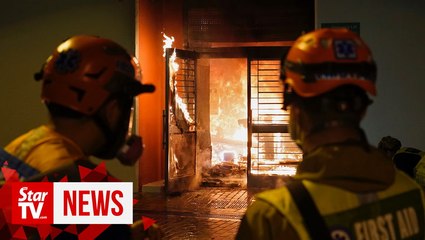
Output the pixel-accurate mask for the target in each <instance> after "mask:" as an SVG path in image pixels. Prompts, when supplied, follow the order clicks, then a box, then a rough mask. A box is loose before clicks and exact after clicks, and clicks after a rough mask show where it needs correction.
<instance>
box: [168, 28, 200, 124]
mask: <svg viewBox="0 0 425 240" xmlns="http://www.w3.org/2000/svg"><path fill="white" fill-rule="evenodd" d="M162 36H163V37H164V39H163V41H162V42H163V43H164V45H163V47H162V48H163V49H164V53H163V55H162V56H163V57H165V55H166V51H167V48H172V47H173V42H174V37H173V36H171V37H169V36H167V35H166V34H165V33H163V34H162ZM176 59H177V54H176V49H175V48H174V51H173V54H172V55H171V56H170V58H169V67H170V89H171V91H172V93H173V95H174V99H175V103H176V104H177V108H178V109H180V110H181V111H182V113H183V116H184V118H185V120H186V122H187V123H188V124H189V125H194V124H195V121H194V120H193V119H192V117H191V116H190V114H189V111H188V110H187V104H185V103H184V101H183V99H182V98H181V97H180V96H179V95H178V92H177V82H176V80H175V79H176V76H177V72H178V71H179V64H178V63H177V62H176ZM171 109H173V108H171ZM190 129H191V128H190Z"/></svg>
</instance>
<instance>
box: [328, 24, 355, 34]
mask: <svg viewBox="0 0 425 240" xmlns="http://www.w3.org/2000/svg"><path fill="white" fill-rule="evenodd" d="M320 27H321V28H348V29H350V30H351V31H353V32H355V33H357V34H359V35H360V23H358V22H345V23H322V24H321V26H320Z"/></svg>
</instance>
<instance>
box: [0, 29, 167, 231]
mask: <svg viewBox="0 0 425 240" xmlns="http://www.w3.org/2000/svg"><path fill="white" fill-rule="evenodd" d="M140 78H141V73H140V69H139V66H138V63H137V59H136V58H135V57H133V56H131V55H130V54H129V53H128V52H127V51H126V50H125V49H124V48H123V47H122V46H120V45H119V44H117V43H115V42H114V41H112V40H109V39H105V38H101V37H97V36H89V35H76V36H73V37H71V38H69V39H67V40H65V41H64V42H62V43H61V44H60V45H59V46H58V47H57V48H56V49H55V50H54V52H53V53H52V54H51V55H50V56H49V57H48V59H47V61H46V62H45V64H44V65H43V67H42V69H41V71H40V72H39V73H36V74H35V79H36V80H37V81H41V83H42V92H41V98H42V101H43V103H44V104H45V105H46V107H47V109H48V112H49V115H50V121H49V123H47V124H44V125H42V126H39V127H37V128H35V129H33V130H30V131H29V132H27V133H25V134H23V135H21V136H20V137H18V138H16V139H15V140H13V141H12V142H11V143H10V144H8V145H7V146H6V148H5V150H6V151H7V152H9V153H10V154H12V155H14V156H16V157H17V158H19V159H20V160H21V161H23V162H24V163H25V164H27V165H29V166H30V167H32V168H34V169H37V170H38V171H39V172H40V175H37V176H33V177H32V178H27V179H26V180H28V181H38V180H41V179H43V178H44V177H47V178H48V180H49V181H59V180H61V179H62V178H63V177H64V176H66V177H67V179H68V181H79V180H81V177H80V175H79V172H78V166H85V167H88V168H91V169H93V168H95V167H96V165H95V164H94V163H92V162H91V161H90V160H89V158H90V157H91V156H95V157H98V158H100V159H113V158H118V159H119V161H120V162H121V163H122V164H124V165H133V164H134V163H135V162H136V161H137V160H138V158H139V157H140V156H141V154H142V150H143V145H142V142H141V141H140V138H139V137H137V136H132V137H131V138H129V139H131V141H130V142H131V144H130V145H128V146H127V147H125V149H127V150H128V149H129V150H130V151H126V152H124V151H120V150H121V149H122V148H123V146H124V145H125V141H126V139H127V138H128V137H129V123H130V119H131V116H132V107H133V102H134V98H135V97H136V96H137V95H139V94H141V93H149V92H153V91H154V86H153V85H149V84H143V83H142V82H141V79H140ZM105 179H106V180H105V181H109V180H108V179H110V178H109V177H107V178H105ZM64 227H66V225H65V226H64ZM155 227H156V226H155ZM132 229H133V231H130V228H129V226H128V225H111V227H110V228H108V229H107V230H105V231H104V232H103V233H102V234H101V235H100V236H99V238H100V239H129V238H131V234H133V237H135V238H136V239H141V238H142V237H144V236H146V235H149V234H150V237H151V239H155V236H159V235H158V233H159V232H158V231H156V232H155V231H152V229H149V230H148V231H150V233H149V232H144V227H143V224H142V222H140V221H138V222H136V223H135V224H133V228H132ZM61 234H62V235H63V236H62V235H58V237H59V238H61V239H68V238H69V237H70V238H72V239H73V238H76V237H77V236H75V235H72V234H70V233H67V232H66V231H63V232H62V233H61ZM71 235H72V236H71Z"/></svg>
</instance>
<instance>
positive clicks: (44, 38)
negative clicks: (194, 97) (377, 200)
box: [0, 0, 425, 182]
mask: <svg viewBox="0 0 425 240" xmlns="http://www.w3.org/2000/svg"><path fill="white" fill-rule="evenodd" d="M179 1H180V0H179ZM179 1H177V2H179ZM155 2H158V1H147V0H146V1H144V0H143V1H140V3H139V5H141V6H143V4H148V3H150V4H154V3H155ZM147 6H148V5H147ZM151 7H154V8H155V7H159V8H160V10H159V12H160V13H161V14H162V13H164V12H165V13H168V12H170V11H171V7H164V6H151ZM423 9H425V2H424V1H422V0H411V1H401V0H387V1H383V0H376V1H367V0H358V1H349V0H326V1H322V0H316V23H317V26H320V24H321V23H330V22H360V34H361V36H362V37H363V38H364V39H365V41H366V42H367V43H368V44H369V46H370V47H371V49H372V50H373V52H374V56H375V59H376V61H377V64H378V82H377V87H378V96H377V97H376V98H374V103H373V105H372V106H371V107H370V109H369V111H368V113H367V115H366V117H365V121H364V122H363V127H364V128H365V130H366V132H367V135H368V137H369V140H370V142H371V143H372V144H377V142H378V141H379V140H380V138H381V137H382V136H386V135H392V136H394V137H398V138H399V139H400V140H401V141H402V142H403V144H405V145H409V146H413V147H418V148H422V149H425V141H423V140H422V139H423V136H425V121H424V120H423V119H424V118H425V111H423V107H422V103H424V102H425V99H424V98H425V95H424V94H422V89H425V81H424V80H423V78H424V77H423V76H422V75H421V74H422V73H423V72H424V70H425V64H424V63H425V48H424V47H423V46H422V45H423V43H422V39H425V36H424V35H425V31H423V26H424V25H425V15H424V14H422V11H423ZM142 12H143V11H142ZM151 13H152V12H149V9H147V10H146V9H145V12H144V14H145V15H143V16H146V17H147V18H145V19H143V16H139V19H138V24H139V25H143V24H144V23H145V22H143V21H156V20H157V17H155V16H153V15H151V16H147V15H146V14H151ZM142 20H143V21H142ZM161 21H162V20H161ZM175 23H177V22H176V21H173V18H168V20H164V22H159V23H150V24H153V26H151V28H150V29H148V30H147V32H146V33H143V34H148V33H153V34H160V32H161V31H164V32H165V33H167V34H168V35H175V36H176V35H178V34H181V33H179V32H176V31H175V30H174V26H173V25H174V24H175ZM164 26H165V28H164ZM167 26H169V27H167ZM134 29H135V3H134V1H132V0H90V1H86V0H61V1H52V0H40V1H30V0H24V1H2V2H1V3H0V56H1V57H0V73H1V81H2V88H1V90H0V91H1V94H0V102H1V104H0V118H1V123H2V124H1V125H0V144H1V146H4V145H5V144H7V143H8V142H9V141H10V140H12V139H13V138H15V137H16V136H18V135H19V134H21V133H23V132H26V131H28V130H29V129H31V128H33V127H35V126H37V125H39V124H41V123H43V122H45V121H46V120H47V113H46V111H45V108H44V106H43V105H42V104H41V102H40V98H39V92H40V83H38V82H35V81H34V80H33V77H32V76H33V74H34V72H36V71H38V70H39V69H40V67H41V64H42V63H43V62H44V61H45V59H46V58H47V57H48V55H49V53H50V52H51V51H52V50H53V47H54V46H56V45H57V44H59V43H60V42H61V41H62V40H63V39H65V38H66V37H68V36H71V35H74V34H82V33H84V34H95V35H99V36H103V37H107V38H111V39H114V40H115V41H117V42H119V43H120V44H122V45H123V46H124V47H126V48H127V49H129V51H134V49H135V30H134ZM177 39H182V38H176V41H177ZM151 41H153V40H151ZM155 41H159V44H158V43H156V42H150V43H149V42H143V38H139V40H138V45H139V46H138V47H139V50H138V54H139V55H140V56H141V57H143V54H141V53H142V52H143V51H145V50H148V52H149V51H151V53H148V54H147V55H146V57H149V56H152V55H150V54H154V55H156V54H158V53H159V52H160V51H161V50H162V48H161V46H162V42H161V41H162V37H161V36H156V37H155ZM152 46H153V47H154V49H150V47H152ZM176 46H177V47H181V46H182V43H178V42H177V43H176ZM143 53H144V52H143ZM141 62H144V64H155V65H156V67H155V68H154V69H157V70H161V71H162V66H163V62H162V60H161V59H158V58H155V59H153V62H150V59H149V58H143V59H141ZM149 62H150V63H149ZM157 70H155V71H157ZM155 71H152V70H148V72H146V74H147V76H146V77H145V80H146V82H151V83H154V84H155V85H157V84H158V85H159V87H160V88H159V89H161V88H162V89H163V88H164V86H163V83H161V82H162V79H164V77H163V75H162V74H163V72H161V73H159V74H158V75H157V76H158V79H155V76H156V74H157V72H155ZM161 84H162V87H161ZM155 94H157V93H155ZM146 99H148V100H149V101H152V102H151V103H148V104H149V106H150V108H144V109H145V110H140V111H139V112H140V116H141V118H142V119H141V120H140V124H141V126H140V129H141V132H142V133H148V135H145V136H144V138H145V139H149V138H151V137H152V136H151V135H154V136H156V135H158V134H162V131H161V128H160V127H155V128H151V127H150V126H149V125H146V122H143V118H144V117H146V116H148V115H152V116H153V117H151V118H150V120H149V121H162V118H161V114H162V108H163V105H162V103H160V102H158V103H157V104H155V101H162V100H161V99H163V95H162V94H160V93H158V95H152V96H143V97H141V98H140V99H139V100H140V101H139V103H140V106H141V107H143V106H146V103H144V102H145V101H148V100H146ZM158 114H159V115H158ZM145 125H146V126H145ZM161 139H162V136H161V137H155V139H154V140H152V141H147V143H146V147H147V148H149V147H151V146H149V144H150V143H152V142H153V143H154V144H157V143H158V144H159V146H161V141H162V140H161ZM155 151H157V153H152V152H151V153H150V154H148V155H147V156H145V157H144V158H143V159H142V164H144V163H149V164H148V165H146V166H147V167H145V168H143V165H142V167H141V170H143V171H144V172H146V174H149V175H146V177H144V176H143V174H141V176H140V179H141V180H142V181H144V182H150V181H154V180H159V179H161V177H163V163H161V162H160V161H161V158H162V157H163V155H162V154H163V153H162V152H161V151H162V150H161V147H158V146H156V147H155ZM108 164H109V166H108V168H109V169H111V170H112V171H113V173H114V174H115V175H117V176H118V177H119V178H121V179H123V180H134V181H137V179H136V172H135V171H136V170H135V169H134V168H126V167H122V166H120V165H119V164H118V163H116V164H112V163H108Z"/></svg>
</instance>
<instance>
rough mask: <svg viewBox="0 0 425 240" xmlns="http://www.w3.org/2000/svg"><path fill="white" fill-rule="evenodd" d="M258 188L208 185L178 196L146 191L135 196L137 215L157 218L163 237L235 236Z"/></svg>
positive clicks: (219, 237)
mask: <svg viewBox="0 0 425 240" xmlns="http://www.w3.org/2000/svg"><path fill="white" fill-rule="evenodd" d="M258 191H260V190H251V189H250V190H249V191H248V190H246V189H240V188H235V189H233V188H210V187H209V188H200V189H199V190H197V191H191V192H186V193H183V194H181V195H178V196H166V195H165V194H161V193H143V194H140V195H138V196H136V198H137V199H139V202H138V203H137V204H136V205H135V207H134V215H135V217H136V218H139V217H141V216H145V217H150V218H153V219H155V220H156V221H157V223H158V224H159V225H160V226H161V228H162V231H163V232H164V235H165V236H164V239H179V240H182V239H202V240H203V239H220V240H226V239H234V237H235V235H236V232H237V229H238V227H239V223H240V218H241V217H242V215H243V214H244V212H245V210H246V208H247V206H248V204H249V203H250V202H251V201H252V200H253V196H254V194H255V193H257V192H258Z"/></svg>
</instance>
